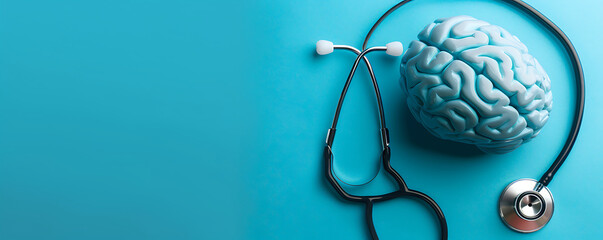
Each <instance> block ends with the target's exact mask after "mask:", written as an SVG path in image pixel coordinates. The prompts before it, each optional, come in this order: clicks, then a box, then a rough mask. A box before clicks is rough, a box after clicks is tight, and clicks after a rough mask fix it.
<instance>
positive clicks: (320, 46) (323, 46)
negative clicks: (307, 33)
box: [316, 40, 333, 55]
mask: <svg viewBox="0 0 603 240" xmlns="http://www.w3.org/2000/svg"><path fill="white" fill-rule="evenodd" d="M332 52H333V43H332V42H329V41H327V40H319V41H318V42H316V53H318V54H319V55H327V54H329V53H332Z"/></svg>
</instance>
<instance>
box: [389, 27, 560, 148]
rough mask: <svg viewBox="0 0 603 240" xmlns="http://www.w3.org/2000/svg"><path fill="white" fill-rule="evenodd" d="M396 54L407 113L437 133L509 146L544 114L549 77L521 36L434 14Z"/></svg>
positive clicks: (531, 133)
mask: <svg viewBox="0 0 603 240" xmlns="http://www.w3.org/2000/svg"><path fill="white" fill-rule="evenodd" d="M418 38H419V40H418V41H417V40H415V41H412V42H411V44H410V46H409V49H408V50H407V52H406V53H405V54H404V56H403V57H402V64H401V67H400V71H401V74H402V78H401V85H402V88H403V90H404V91H405V92H406V96H407V103H408V106H409V108H410V112H411V113H412V114H413V116H414V117H415V119H417V121H419V122H420V123H421V124H422V125H423V126H424V127H425V128H426V129H428V130H429V132H431V133H432V134H434V135H436V136H437V137H439V138H442V139H447V140H453V141H458V142H463V143H468V144H474V145H476V146H477V147H479V148H480V149H482V150H483V151H486V152H492V153H506V152H510V151H512V150H514V149H516V148H517V147H519V146H520V145H521V144H522V143H524V142H527V141H529V140H530V139H532V138H534V137H535V136H536V135H538V133H539V132H540V130H541V129H542V127H543V126H544V124H545V123H546V122H547V120H548V118H549V113H550V111H551V110H552V106H553V105H552V104H553V95H552V92H551V81H550V79H549V77H548V75H547V74H546V72H545V71H544V69H543V68H542V66H540V64H539V63H538V61H536V59H535V58H534V57H532V55H530V54H529V53H528V49H527V47H526V46H525V45H524V44H523V43H521V42H520V41H519V39H518V38H517V37H515V36H513V35H511V34H510V33H509V32H507V31H506V30H504V29H503V28H501V27H499V26H495V25H491V24H489V23H487V22H484V21H481V20H477V19H475V18H472V17H469V16H456V17H451V18H442V19H438V20H436V21H435V22H433V23H431V24H429V25H428V26H427V27H425V29H423V31H421V33H419V36H418Z"/></svg>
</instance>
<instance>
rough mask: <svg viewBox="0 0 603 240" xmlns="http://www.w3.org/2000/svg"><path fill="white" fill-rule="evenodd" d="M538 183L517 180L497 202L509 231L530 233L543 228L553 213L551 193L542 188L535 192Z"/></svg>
mask: <svg viewBox="0 0 603 240" xmlns="http://www.w3.org/2000/svg"><path fill="white" fill-rule="evenodd" d="M537 183H538V181H536V180H534V179H528V178H524V179H519V180H516V181H514V182H512V183H510V184H509V185H508V186H507V187H506V188H505V190H503V192H502V193H501V195H500V198H499V200H498V208H499V214H500V217H501V219H502V221H503V222H504V223H505V224H506V225H507V226H508V227H509V228H511V229H513V230H515V231H517V232H522V233H531V232H535V231H538V230H540V229H541V228H543V227H544V226H545V225H546V224H547V223H548V222H549V220H551V217H552V216H553V211H554V208H555V206H554V201H553V195H552V194H551V191H549V189H548V188H547V187H545V186H543V187H542V188H541V189H540V190H539V191H536V190H535V187H536V184H537Z"/></svg>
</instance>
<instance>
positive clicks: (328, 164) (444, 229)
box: [324, 45, 448, 240]
mask: <svg viewBox="0 0 603 240" xmlns="http://www.w3.org/2000/svg"><path fill="white" fill-rule="evenodd" d="M334 48H337V49H345V50H349V51H352V52H354V53H356V54H357V57H356V60H355V61H354V65H353V66H352V69H351V70H350V74H349V75H348V78H347V80H346V83H345V85H344V88H343V90H342V93H341V96H340V98H339V101H338V104H337V109H336V111H335V116H334V118H333V124H332V126H331V128H330V129H329V132H328V134H327V139H326V146H325V148H324V159H326V161H325V176H326V178H327V179H328V181H329V183H330V184H331V185H332V186H333V188H334V189H335V190H336V191H337V193H338V194H339V195H340V196H341V197H342V198H343V199H345V200H348V201H353V202H363V203H365V205H366V206H365V211H366V214H365V218H366V223H367V225H368V229H369V233H370V234H371V237H372V239H375V240H377V239H379V237H378V235H377V232H376V229H375V225H374V223H373V204H374V203H375V202H382V201H386V200H391V199H395V198H399V197H415V198H417V199H420V200H422V201H424V202H426V203H427V204H428V205H429V206H430V207H431V208H432V209H433V211H434V212H435V213H436V216H437V217H438V221H439V225H440V233H441V234H440V235H441V239H448V225H447V223H446V218H445V216H444V213H443V211H442V209H441V208H440V206H439V205H438V204H437V203H436V202H435V201H434V200H433V199H432V198H431V197H429V196H428V195H427V194H425V193H422V192H419V191H416V190H412V189H409V188H408V186H407V185H406V182H404V179H402V176H400V174H399V173H398V172H397V171H396V170H395V169H394V168H393V167H392V166H391V162H390V157H391V149H390V147H389V130H388V129H387V128H386V125H385V114H384V110H383V103H382V100H381V94H380V92H379V86H378V84H377V80H376V77H375V74H374V72H373V69H372V66H371V64H370V61H369V60H368V59H367V58H366V57H365V55H366V54H367V53H369V52H372V51H384V50H386V48H385V47H372V48H369V49H366V50H364V51H362V52H361V51H359V50H358V49H356V48H354V47H351V46H346V45H335V46H334ZM361 59H362V60H364V62H365V64H366V66H367V69H368V71H369V74H370V76H371V80H372V82H373V88H374V91H375V96H376V98H377V104H378V106H379V117H380V119H381V122H380V123H381V143H382V146H383V150H382V153H381V158H382V164H383V168H384V169H385V171H386V172H387V173H389V174H390V175H391V176H392V177H393V178H394V180H395V181H396V183H397V185H398V190H396V191H394V192H390V193H387V194H382V195H373V196H357V195H353V194H349V193H347V192H346V191H345V190H344V189H343V187H342V186H341V185H340V184H339V182H338V181H337V179H338V178H337V176H335V174H334V172H333V152H332V149H331V147H332V144H333V141H334V137H335V131H336V127H337V122H338V119H339V113H340V112H341V108H342V106H343V101H344V99H345V96H346V94H347V90H348V88H349V86H350V83H351V81H352V79H353V77H354V74H355V72H356V69H357V68H358V65H359V63H360V60H361ZM377 174H378V173H377ZM373 179H374V178H373ZM369 182H370V181H369Z"/></svg>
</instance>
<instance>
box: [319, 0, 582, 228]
mask: <svg viewBox="0 0 603 240" xmlns="http://www.w3.org/2000/svg"><path fill="white" fill-rule="evenodd" d="M410 1H412V0H405V1H402V2H399V3H398V4H396V5H394V6H393V7H392V8H390V9H389V10H387V12H385V13H384V14H383V15H382V16H381V17H380V18H379V19H378V20H377V22H376V23H375V24H374V25H373V26H372V27H371V29H370V30H369V32H368V34H367V35H366V37H365V39H364V43H363V44H362V49H363V50H362V51H360V50H358V49H356V48H354V47H351V46H347V45H333V43H331V42H329V41H324V40H321V41H318V42H317V44H316V51H317V53H318V54H320V55H325V54H330V53H332V52H333V50H334V49H343V50H348V51H351V52H354V53H355V54H356V55H357V57H356V60H355V61H354V65H353V66H352V69H351V70H350V73H349V75H348V78H347V80H346V82H345V85H344V87H343V90H342V92H341V96H340V97H339V101H338V104H337V109H336V110H335V116H334V118H333V123H332V125H331V128H330V129H329V130H328V133H327V138H326V146H325V148H324V159H325V175H326V177H327V179H328V181H329V183H330V184H331V185H332V186H333V188H335V190H336V191H337V193H338V194H339V195H340V196H341V197H343V198H344V199H345V200H348V201H353V202H360V203H364V204H365V207H366V213H365V214H366V215H365V218H366V222H367V226H368V230H369V232H370V234H371V237H372V238H373V239H379V237H378V236H377V232H376V230H375V226H374V224H373V217H372V215H373V204H374V203H376V202H382V201H386V200H391V199H395V198H400V197H415V198H417V199H420V200H422V201H424V202H426V203H427V204H428V205H429V206H430V207H431V208H432V209H433V211H434V212H435V213H436V215H437V217H438V220H439V224H440V232H441V234H440V236H441V238H442V239H447V238H448V227H447V223H446V218H445V217H444V213H443V212H442V210H441V209H440V207H439V205H438V204H437V203H436V202H435V201H434V200H433V199H432V198H431V197H429V196H428V195H426V194H424V193H422V192H419V191H416V190H412V189H410V188H408V186H407V185H406V183H405V182H404V180H403V179H402V176H400V174H399V173H398V172H397V171H396V170H394V169H393V168H392V166H391V164H390V156H391V150H390V148H389V131H388V129H387V127H386V125H385V116H384V112H383V103H382V100H381V94H380V92H379V86H378V84H377V80H376V78H375V74H374V72H373V69H372V67H371V64H370V62H369V60H368V59H367V58H366V56H365V55H366V54H368V53H369V52H373V51H385V52H386V53H387V54H389V55H393V56H399V55H401V54H402V52H403V49H402V44H401V43H399V42H392V43H389V44H387V45H386V46H384V47H383V46H382V47H371V48H368V49H367V48H366V45H367V42H368V40H369V39H370V37H371V35H372V34H373V32H374V31H375V29H376V28H377V27H378V26H379V24H380V23H381V22H382V21H383V20H384V19H385V18H387V16H389V15H390V14H391V13H392V12H394V11H395V10H396V9H398V8H400V7H401V6H403V5H404V4H406V3H408V2H410ZM504 1H505V2H507V3H510V4H511V5H513V6H515V7H517V8H518V9H520V10H521V11H523V12H525V13H527V14H528V15H530V16H531V17H533V18H534V19H535V20H537V21H538V22H540V23H541V24H543V25H544V26H545V27H546V28H547V29H548V30H549V31H550V32H551V33H553V34H554V35H555V37H557V38H558V39H559V40H560V41H561V43H562V44H563V47H564V48H565V49H566V51H567V53H568V55H569V56H570V59H571V63H572V68H573V70H574V78H575V80H576V97H577V100H576V106H575V112H574V119H573V121H572V127H571V130H570V134H569V136H568V138H567V140H566V141H565V144H564V146H563V148H562V150H561V152H560V153H559V155H558V156H557V158H556V159H555V161H554V162H553V164H551V166H550V167H549V169H548V170H547V171H546V172H545V173H544V174H543V175H542V177H541V178H540V180H538V181H536V180H535V179H528V178H523V179H519V180H516V181H514V182H511V183H510V184H509V185H508V186H507V187H506V188H505V189H504V190H503V192H502V193H501V196H500V198H499V204H498V205H499V214H500V217H501V219H502V220H503V222H504V223H505V224H506V225H507V226H508V227H510V228H511V229H513V230H515V231H518V232H524V233H529V232H535V231H538V230H539V229H541V228H542V227H544V225H546V224H547V223H548V222H549V220H550V219H551V217H552V215H553V210H554V201H553V196H552V194H551V192H550V190H549V189H548V187H547V186H548V184H549V183H550V182H551V180H552V179H553V177H554V175H555V173H556V172H557V171H558V170H559V168H560V167H561V165H563V162H564V161H565V159H566V158H567V157H568V155H569V153H570V151H571V149H572V147H573V146H574V143H575V142H576V138H577V136H578V131H579V130H580V125H581V123H582V115H583V112H584V74H583V70H582V65H581V64H580V58H579V57H578V54H577V53H576V50H575V48H574V46H573V44H572V43H571V41H570V40H569V38H568V37H567V36H566V35H565V34H564V33H563V31H561V29H559V27H557V26H556V25H555V24H554V23H553V22H552V21H551V20H549V19H548V18H547V17H545V16H544V15H543V14H542V13H540V12H539V11H538V10H536V9H534V8H533V7H532V6H530V5H528V4H527V3H525V2H523V1H521V0H504ZM360 60H363V61H364V62H365V64H366V66H367V69H368V71H369V74H370V76H371V80H372V83H373V88H374V91H375V97H376V98H377V104H378V110H379V119H380V126H381V129H380V134H381V145H382V153H381V158H382V164H383V167H384V169H385V171H386V172H387V173H389V174H390V175H391V176H392V177H393V178H394V180H395V181H396V183H397V185H398V190H396V191H394V192H391V193H387V194H383V195H374V196H357V195H353V194H349V193H348V192H346V191H345V190H344V189H343V187H342V186H341V185H340V184H339V181H341V180H340V179H339V178H338V177H337V176H336V174H335V173H334V171H333V152H332V149H331V147H332V145H333V141H334V139H335V131H336V127H337V121H338V120H339V113H340V112H341V107H342V105H343V101H344V99H345V96H346V93H347V90H348V88H349V86H350V82H351V80H352V78H353V76H354V74H355V72H356V68H357V67H358V65H359V63H360ZM338 180H339V181H338ZM342 182H343V181H342ZM369 182H370V181H369Z"/></svg>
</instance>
